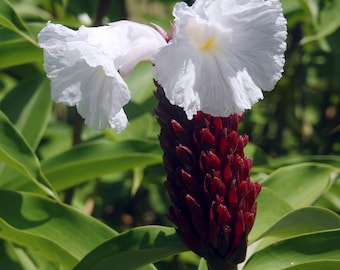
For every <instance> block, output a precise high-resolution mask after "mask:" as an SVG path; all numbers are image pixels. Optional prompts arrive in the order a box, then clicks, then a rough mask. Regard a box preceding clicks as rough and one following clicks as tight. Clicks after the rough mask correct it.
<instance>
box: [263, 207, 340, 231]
mask: <svg viewBox="0 0 340 270" xmlns="http://www.w3.org/2000/svg"><path fill="white" fill-rule="evenodd" d="M337 228H340V217H339V216H338V215H337V214H336V213H334V212H332V211H330V210H328V209H324V208H320V207H306V208H300V209H297V210H295V211H292V212H290V213H288V214H287V215H286V216H284V217H283V218H282V219H280V220H279V221H278V222H276V223H275V224H274V225H273V226H272V227H271V228H270V229H269V230H268V231H266V232H265V233H264V234H263V235H262V236H261V237H268V236H272V237H280V238H288V237H291V236H295V235H299V234H306V233H312V232H316V231H325V230H330V229H337Z"/></svg>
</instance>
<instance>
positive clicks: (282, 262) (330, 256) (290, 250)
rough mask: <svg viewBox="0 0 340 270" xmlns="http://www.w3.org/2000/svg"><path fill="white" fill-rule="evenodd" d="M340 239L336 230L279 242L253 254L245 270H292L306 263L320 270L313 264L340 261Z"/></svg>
mask: <svg viewBox="0 0 340 270" xmlns="http://www.w3.org/2000/svg"><path fill="white" fill-rule="evenodd" d="M339 238H340V229H335V230H327V231H322V232H316V233H310V234H305V235H300V236H297V237H293V238H289V239H286V240H282V241H278V242H276V243H274V244H272V245H270V246H268V247H266V248H264V249H262V250H260V251H259V252H256V253H255V254H253V256H252V257H251V258H250V259H249V260H248V261H247V264H246V266H245V267H244V270H257V269H261V270H273V269H290V267H293V266H294V267H297V266H298V265H300V264H306V263H310V266H311V268H309V269H320V268H314V267H313V262H316V263H317V265H320V264H319V263H318V261H320V260H334V261H339V260H340V259H339V258H340V241H338V239H339ZM293 269H294V268H293ZM322 269H328V268H322Z"/></svg>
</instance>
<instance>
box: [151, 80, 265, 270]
mask: <svg viewBox="0 0 340 270" xmlns="http://www.w3.org/2000/svg"><path fill="white" fill-rule="evenodd" d="M156 85H157V84H156ZM155 95H156V97H157V99H158V101H159V103H158V106H157V108H156V110H155V112H156V115H157V119H158V122H159V124H160V126H161V132H160V135H159V141H160V145H161V147H162V148H163V151H164V155H163V159H164V168H165V171H166V174H167V180H166V182H165V187H166V189H167V191H168V193H169V196H170V199H171V202H172V205H171V206H170V208H169V212H168V214H167V216H168V218H169V219H170V220H171V221H172V222H173V223H174V224H175V225H176V227H177V232H178V235H179V236H180V238H181V239H182V240H183V241H184V242H185V244H186V245H187V246H188V247H189V248H190V249H191V250H192V251H194V252H195V253H196V254H198V255H199V256H202V257H204V258H205V259H206V260H207V263H208V266H209V269H211V270H213V269H237V264H238V263H240V262H242V261H244V259H245V256H246V250H247V236H248V234H249V232H250V230H251V228H252V226H253V224H254V219H255V214H256V202H255V200H256V197H257V195H258V194H259V192H260V190H261V186H260V184H258V183H253V182H251V181H250V168H251V166H252V161H251V160H250V159H248V158H246V157H245V156H244V152H243V150H244V147H245V145H246V144H247V142H248V137H247V136H246V135H242V136H240V135H239V134H238V123H239V122H240V120H241V119H242V116H239V115H236V114H234V115H231V116H229V117H212V116H211V115H209V114H205V113H203V112H198V113H197V115H195V116H194V118H193V119H192V120H188V119H187V116H186V114H185V112H184V111H183V109H182V108H180V107H178V106H175V105H172V104H170V103H169V101H168V100H167V98H166V97H165V95H164V91H163V89H162V88H161V87H160V86H159V85H157V91H156V93H155Z"/></svg>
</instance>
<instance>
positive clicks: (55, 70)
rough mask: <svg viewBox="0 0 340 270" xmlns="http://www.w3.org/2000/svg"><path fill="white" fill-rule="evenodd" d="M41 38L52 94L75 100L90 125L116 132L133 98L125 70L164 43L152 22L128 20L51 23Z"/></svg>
mask: <svg viewBox="0 0 340 270" xmlns="http://www.w3.org/2000/svg"><path fill="white" fill-rule="evenodd" d="M38 39H39V45H40V46H41V47H42V48H43V49H44V68H45V71H46V73H47V76H48V77H49V78H50V79H51V93H52V98H53V100H55V101H56V102H61V103H64V104H67V105H69V106H73V105H76V107H77V110H78V112H79V114H80V115H81V116H82V117H84V118H85V123H86V124H87V125H88V126H89V127H90V128H92V129H95V130H102V129H104V128H107V127H109V128H112V129H115V130H116V131H117V132H120V131H121V130H123V129H124V128H125V127H126V126H127V124H128V121H127V117H126V115H125V113H124V110H123V106H124V105H125V104H127V103H128V101H129V100H130V92H129V89H128V86H127V85H126V83H125V81H124V80H123V79H122V77H121V76H127V75H129V74H130V72H131V71H132V69H133V68H134V67H135V66H136V65H137V64H138V63H139V62H140V61H144V60H150V59H151V57H152V56H153V54H154V53H155V52H157V51H158V49H159V48H160V47H162V46H164V45H165V44H166V41H165V40H164V38H163V37H162V35H161V34H159V33H158V32H157V31H156V30H154V29H153V28H151V27H149V26H146V25H143V24H138V23H134V22H129V21H119V22H115V23H111V24H109V25H107V26H101V27H92V28H91V27H90V28H88V27H84V26H81V27H80V28H79V30H78V31H74V30H71V29H69V28H67V27H65V26H62V25H59V24H52V23H48V24H47V25H46V27H44V28H43V29H42V30H41V32H40V33H39V36H38Z"/></svg>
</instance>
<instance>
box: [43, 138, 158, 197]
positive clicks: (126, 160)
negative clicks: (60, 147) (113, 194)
mask: <svg viewBox="0 0 340 270" xmlns="http://www.w3.org/2000/svg"><path fill="white" fill-rule="evenodd" d="M161 162H162V154H161V153H160V149H159V145H158V143H151V142H147V141H136V140H134V141H132V140H131V141H120V142H114V143H112V142H109V141H95V142H89V143H86V144H83V145H79V146H77V147H75V148H73V149H71V150H69V151H67V152H64V153H61V154H59V155H57V156H55V157H52V158H50V159H48V160H46V161H44V162H43V163H42V168H43V171H44V173H45V175H46V176H47V177H48V179H49V180H50V181H51V183H52V184H53V186H54V187H55V188H56V189H57V190H63V189H65V188H67V187H71V186H74V185H76V184H79V183H82V182H84V181H86V180H90V179H93V178H95V177H98V176H101V175H105V174H108V173H114V172H121V171H126V170H130V169H133V168H136V167H143V166H148V165H153V164H160V163H161Z"/></svg>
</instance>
